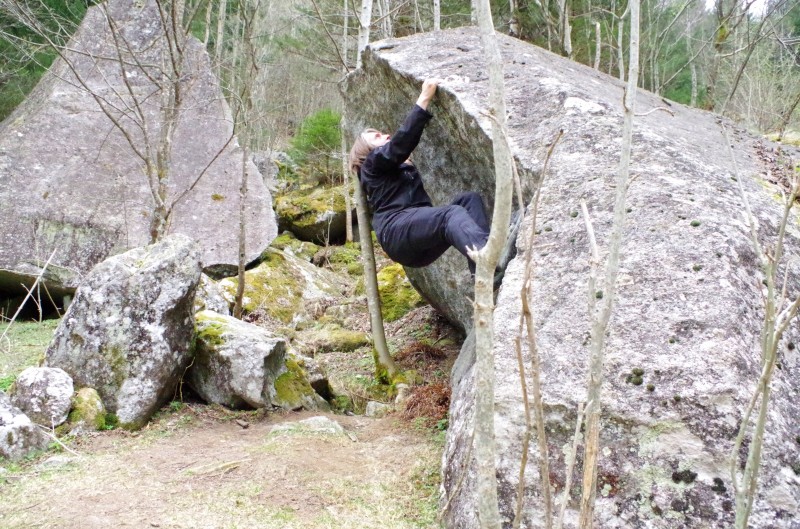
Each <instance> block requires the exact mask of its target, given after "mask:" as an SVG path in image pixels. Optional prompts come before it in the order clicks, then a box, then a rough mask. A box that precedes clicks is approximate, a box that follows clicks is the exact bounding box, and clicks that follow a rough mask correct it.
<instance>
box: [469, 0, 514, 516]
mask: <svg viewBox="0 0 800 529" xmlns="http://www.w3.org/2000/svg"><path fill="white" fill-rule="evenodd" d="M477 7H478V23H479V26H480V33H481V42H482V44H483V52H484V56H485V62H486V64H487V67H488V70H489V107H490V113H491V115H492V116H493V119H492V138H493V142H492V144H493V153H494V161H495V174H496V180H495V204H494V214H493V215H492V226H491V231H490V233H489V240H488V241H487V243H486V246H484V247H483V248H482V249H480V250H479V251H477V252H473V253H472V256H473V259H474V260H475V263H476V268H477V269H476V276H475V311H474V316H473V317H474V332H475V348H476V361H475V379H476V380H475V384H476V392H475V395H476V402H475V419H474V421H475V423H474V424H475V436H474V443H475V446H474V450H475V460H476V464H477V469H478V484H477V487H478V516H479V518H480V522H481V527H482V528H488V529H500V526H501V520H500V513H499V508H498V503H497V476H496V469H495V438H494V380H495V373H494V359H493V357H492V348H493V343H494V299H493V297H494V296H493V282H494V270H495V267H496V265H497V260H498V257H499V256H500V251H501V249H502V247H503V245H504V244H505V242H506V237H507V236H508V223H509V220H510V218H511V199H512V190H513V184H512V182H513V177H512V166H511V164H512V163H513V160H512V158H511V149H510V147H509V145H508V141H507V137H508V136H507V132H506V106H505V94H504V92H505V90H504V86H503V63H502V57H501V55H500V49H499V46H498V43H497V37H496V35H495V32H494V22H493V20H492V13H491V8H490V6H489V0H478V2H477Z"/></svg>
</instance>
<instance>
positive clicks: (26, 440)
mask: <svg viewBox="0 0 800 529" xmlns="http://www.w3.org/2000/svg"><path fill="white" fill-rule="evenodd" d="M46 446H47V437H45V435H44V434H43V433H42V431H41V430H39V427H38V426H36V425H35V424H33V422H32V421H31V420H30V419H29V418H28V416H27V415H25V414H24V413H22V411H20V410H19V408H16V407H14V405H13V404H11V400H10V399H9V398H8V396H6V394H5V393H3V392H2V391H0V457H5V458H7V459H10V460H12V461H17V460H19V459H22V458H23V457H25V456H27V455H28V454H30V453H31V452H33V451H35V450H42V449H44V448H45V447H46Z"/></svg>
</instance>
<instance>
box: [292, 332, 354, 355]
mask: <svg viewBox="0 0 800 529" xmlns="http://www.w3.org/2000/svg"><path fill="white" fill-rule="evenodd" d="M298 342H300V344H299V347H300V350H301V352H302V353H303V354H309V355H315V354H318V353H331V352H340V353H349V352H351V351H355V350H356V349H358V348H360V347H364V346H365V345H369V343H370V339H369V336H368V335H367V334H366V333H363V332H360V331H351V330H349V329H342V328H341V327H340V326H338V325H325V326H323V327H320V328H317V329H310V330H308V331H306V332H304V333H303V334H302V335H301V336H300V337H299V339H298Z"/></svg>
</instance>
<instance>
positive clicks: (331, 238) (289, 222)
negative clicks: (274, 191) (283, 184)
mask: <svg viewBox="0 0 800 529" xmlns="http://www.w3.org/2000/svg"><path fill="white" fill-rule="evenodd" d="M275 213H276V215H277V216H278V227H279V229H281V230H289V231H291V232H292V233H294V234H295V235H296V236H297V237H298V238H299V239H301V240H304V241H312V242H317V243H322V244H326V243H335V242H341V241H344V235H345V201H344V194H343V188H342V187H341V186H339V187H333V188H325V187H313V188H302V189H299V190H297V191H292V192H290V193H288V194H286V195H282V196H278V197H276V198H275Z"/></svg>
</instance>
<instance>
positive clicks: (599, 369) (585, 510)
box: [579, 0, 639, 529]
mask: <svg viewBox="0 0 800 529" xmlns="http://www.w3.org/2000/svg"><path fill="white" fill-rule="evenodd" d="M629 5H630V13H631V40H630V60H629V71H628V85H627V88H626V91H625V100H624V112H625V114H624V116H625V117H624V122H623V128H622V152H621V154H620V163H619V168H618V171H617V179H616V180H617V181H616V197H615V202H614V220H613V224H612V227H611V235H610V241H609V255H608V261H607V262H606V267H605V285H604V288H605V290H604V292H603V298H602V306H601V307H600V310H599V313H598V312H596V311H594V310H592V311H591V312H590V314H589V315H590V318H592V320H593V321H592V331H591V345H590V351H589V354H590V363H589V380H588V387H587V399H586V400H587V402H586V443H585V447H586V448H585V453H584V463H583V495H582V497H581V510H580V519H579V527H580V528H581V529H591V527H592V522H593V518H594V503H595V497H596V493H597V458H598V453H599V449H600V447H599V438H600V412H601V391H600V390H601V387H602V382H603V353H604V348H605V336H606V330H607V329H608V322H609V320H610V318H611V311H612V309H613V306H614V300H615V297H616V285H617V275H618V272H619V258H620V255H619V254H620V247H621V245H622V232H623V228H624V225H625V198H626V195H627V191H628V185H629V182H630V178H629V175H630V159H631V143H632V139H633V116H634V113H635V104H636V80H637V79H638V77H639V0H630V4H629ZM590 284H591V283H590ZM588 295H589V299H590V307H593V306H594V302H593V301H592V300H593V299H594V298H595V289H594V288H591V287H590V289H589V292H588Z"/></svg>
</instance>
